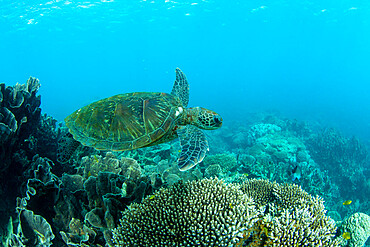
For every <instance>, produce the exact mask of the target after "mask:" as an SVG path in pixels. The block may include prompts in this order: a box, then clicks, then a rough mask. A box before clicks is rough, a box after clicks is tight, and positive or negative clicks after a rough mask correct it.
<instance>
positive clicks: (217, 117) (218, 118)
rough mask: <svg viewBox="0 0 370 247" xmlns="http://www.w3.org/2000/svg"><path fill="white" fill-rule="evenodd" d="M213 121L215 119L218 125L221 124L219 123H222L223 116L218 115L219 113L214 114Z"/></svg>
mask: <svg viewBox="0 0 370 247" xmlns="http://www.w3.org/2000/svg"><path fill="white" fill-rule="evenodd" d="M213 121H214V122H215V123H216V124H217V125H219V124H221V123H222V118H221V117H220V116H218V115H214V116H213Z"/></svg>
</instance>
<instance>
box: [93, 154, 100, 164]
mask: <svg viewBox="0 0 370 247" xmlns="http://www.w3.org/2000/svg"><path fill="white" fill-rule="evenodd" d="M94 159H95V162H96V163H99V159H98V156H96V154H94Z"/></svg>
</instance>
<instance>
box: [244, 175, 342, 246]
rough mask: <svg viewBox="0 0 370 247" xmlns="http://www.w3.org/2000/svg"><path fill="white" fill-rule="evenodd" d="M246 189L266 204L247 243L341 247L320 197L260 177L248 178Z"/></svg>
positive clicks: (294, 186) (251, 244)
mask: <svg viewBox="0 0 370 247" xmlns="http://www.w3.org/2000/svg"><path fill="white" fill-rule="evenodd" d="M242 190H243V191H244V193H246V194H248V195H249V196H251V197H252V198H253V199H254V200H255V201H256V202H258V204H259V205H261V206H262V205H265V212H264V215H263V217H261V218H260V220H259V221H257V223H256V224H254V226H253V229H252V232H253V234H252V237H251V238H250V239H249V241H250V245H247V246H287V247H288V246H340V245H339V240H336V239H334V237H335V233H336V226H335V222H334V221H333V220H332V219H330V217H328V216H326V215H325V214H326V210H325V207H324V202H323V200H322V199H321V198H320V197H319V196H317V197H312V196H311V195H310V194H308V193H307V192H305V191H304V190H302V188H301V187H300V186H297V185H295V184H283V185H280V184H278V183H276V182H273V183H272V182H269V181H268V180H259V179H251V180H248V181H247V182H245V183H244V184H243V185H242Z"/></svg>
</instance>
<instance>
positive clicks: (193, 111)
mask: <svg viewBox="0 0 370 247" xmlns="http://www.w3.org/2000/svg"><path fill="white" fill-rule="evenodd" d="M189 113H190V114H189V116H190V124H192V125H195V126H197V127H198V128H201V129H205V130H214V129H218V128H220V127H221V126H222V117H221V116H220V115H218V114H217V113H216V112H214V111H211V110H208V109H206V108H202V107H193V108H189Z"/></svg>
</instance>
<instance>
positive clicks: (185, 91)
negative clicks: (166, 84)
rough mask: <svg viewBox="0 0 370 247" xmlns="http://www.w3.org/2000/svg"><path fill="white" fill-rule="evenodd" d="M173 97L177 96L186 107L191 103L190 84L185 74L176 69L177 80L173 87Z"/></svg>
mask: <svg viewBox="0 0 370 247" xmlns="http://www.w3.org/2000/svg"><path fill="white" fill-rule="evenodd" d="M171 94H172V95H176V96H177V97H178V98H179V99H180V101H181V103H182V105H183V106H184V107H187V106H188V103H189V83H188V80H187V79H186V76H185V74H184V73H183V72H182V71H181V70H180V69H179V68H176V80H175V83H174V84H173V87H172V92H171Z"/></svg>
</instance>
